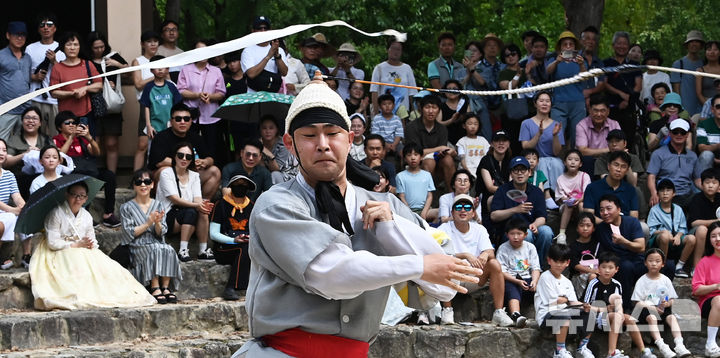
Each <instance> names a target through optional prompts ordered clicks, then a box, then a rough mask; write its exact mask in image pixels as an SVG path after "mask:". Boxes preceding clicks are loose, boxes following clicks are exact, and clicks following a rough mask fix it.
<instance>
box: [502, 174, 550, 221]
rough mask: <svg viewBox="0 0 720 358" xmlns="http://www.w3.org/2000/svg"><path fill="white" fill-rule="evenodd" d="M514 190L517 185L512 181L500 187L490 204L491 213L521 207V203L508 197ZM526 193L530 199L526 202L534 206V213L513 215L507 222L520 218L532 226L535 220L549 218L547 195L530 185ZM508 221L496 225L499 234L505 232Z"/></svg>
mask: <svg viewBox="0 0 720 358" xmlns="http://www.w3.org/2000/svg"><path fill="white" fill-rule="evenodd" d="M513 189H515V184H513V182H512V181H510V182H508V183H505V184H503V185H501V186H500V187H498V190H497V191H496V192H495V196H493V201H492V203H491V204H490V212H493V211H496V210H505V209H510V208H514V207H516V206H518V205H520V203H518V202H515V201H513V200H512V199H510V198H508V196H507V192H508V191H510V190H513ZM525 193H526V194H527V197H528V198H527V200H526V201H525V202H528V203H532V204H533V208H532V211H530V213H528V214H513V215H512V216H511V217H509V218H508V219H507V220H509V219H511V218H520V219H522V220H524V221H525V222H527V223H528V224H532V222H533V221H535V219H537V218H544V217H547V209H546V208H545V194H543V192H542V190H540V188H538V187H536V186H535V185H532V184H530V183H528V184H527V188H525ZM507 220H503V221H501V222H496V223H495V224H496V227H497V229H498V230H499V231H497V232H504V230H505V223H506V222H507Z"/></svg>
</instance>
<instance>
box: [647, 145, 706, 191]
mask: <svg viewBox="0 0 720 358" xmlns="http://www.w3.org/2000/svg"><path fill="white" fill-rule="evenodd" d="M696 164H697V154H695V152H693V151H687V150H686V149H685V148H684V146H683V151H682V152H680V153H678V152H676V151H675V149H673V148H672V146H671V145H670V144H669V143H668V145H664V146H662V147H660V148H658V149H656V150H655V151H654V152H653V153H652V155H651V156H650V163H649V164H648V167H647V172H648V174H654V175H655V176H657V178H656V180H661V179H670V180H671V181H672V182H673V183H674V184H675V192H676V193H677V194H678V195H687V194H692V193H693V186H694V184H693V179H694V178H699V177H700V173H699V172H698V171H700V170H702V169H703V168H701V167H699V166H697V165H696Z"/></svg>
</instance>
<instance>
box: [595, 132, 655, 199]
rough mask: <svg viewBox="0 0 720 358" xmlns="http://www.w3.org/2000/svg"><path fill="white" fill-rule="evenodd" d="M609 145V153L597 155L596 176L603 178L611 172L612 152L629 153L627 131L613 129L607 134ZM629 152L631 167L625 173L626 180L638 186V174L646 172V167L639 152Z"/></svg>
mask: <svg viewBox="0 0 720 358" xmlns="http://www.w3.org/2000/svg"><path fill="white" fill-rule="evenodd" d="M607 147H608V152H607V153H605V154H601V155H599V156H597V158H596V160H595V168H594V170H593V172H594V173H595V177H599V178H601V179H602V178H605V177H606V176H607V175H608V173H610V171H609V170H608V163H609V162H610V161H609V158H610V153H612V152H617V151H620V152H625V153H628V151H627V138H626V137H625V132H623V131H622V130H621V129H613V130H611V131H610V133H608V135H607ZM628 154H629V155H630V168H629V170H628V171H627V174H625V180H626V181H627V182H628V183H630V185H632V186H637V180H638V176H639V175H640V174H642V173H643V172H645V168H643V164H642V162H641V161H640V157H638V156H637V154H633V153H628Z"/></svg>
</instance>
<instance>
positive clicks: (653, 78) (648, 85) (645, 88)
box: [640, 71, 672, 103]
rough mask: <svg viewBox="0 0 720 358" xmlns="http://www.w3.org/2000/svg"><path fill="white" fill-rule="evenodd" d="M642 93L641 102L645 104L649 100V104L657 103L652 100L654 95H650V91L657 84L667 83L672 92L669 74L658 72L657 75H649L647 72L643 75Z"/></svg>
mask: <svg viewBox="0 0 720 358" xmlns="http://www.w3.org/2000/svg"><path fill="white" fill-rule="evenodd" d="M642 81H643V82H642V92H641V93H640V100H641V101H643V103H644V102H645V100H646V99H647V100H648V101H647V103H655V100H654V99H653V98H652V93H650V90H651V89H652V86H654V85H655V84H656V83H660V82H665V84H666V85H668V88H670V90H672V85H670V76H668V74H667V73H665V72H662V71H658V72H657V73H655V74H652V75H649V74H648V73H647V72H645V73H643V79H642Z"/></svg>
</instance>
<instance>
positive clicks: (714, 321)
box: [692, 221, 720, 357]
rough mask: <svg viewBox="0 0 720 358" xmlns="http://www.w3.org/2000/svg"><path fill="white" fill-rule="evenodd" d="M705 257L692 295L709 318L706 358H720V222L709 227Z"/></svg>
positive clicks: (700, 264)
mask: <svg viewBox="0 0 720 358" xmlns="http://www.w3.org/2000/svg"><path fill="white" fill-rule="evenodd" d="M707 232H708V239H707V240H706V241H705V253H704V255H705V256H704V257H703V258H702V259H700V262H698V264H697V267H695V274H694V275H693V279H692V294H693V296H694V297H696V298H697V302H698V305H699V306H700V312H701V315H702V318H707V325H708V326H707V340H706V342H705V356H706V357H720V347H718V344H717V340H716V339H717V332H718V326H720V222H719V221H716V222H714V223H712V224H710V226H709V227H708V230H707Z"/></svg>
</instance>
